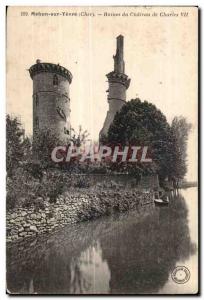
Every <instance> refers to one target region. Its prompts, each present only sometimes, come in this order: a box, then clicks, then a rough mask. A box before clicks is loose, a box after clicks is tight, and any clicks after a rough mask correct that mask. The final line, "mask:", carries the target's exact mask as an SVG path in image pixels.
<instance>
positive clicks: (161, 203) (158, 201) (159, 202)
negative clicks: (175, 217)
mask: <svg viewBox="0 0 204 300" xmlns="http://www.w3.org/2000/svg"><path fill="white" fill-rule="evenodd" d="M154 203H155V205H158V206H164V205H169V200H165V201H164V200H162V199H154Z"/></svg>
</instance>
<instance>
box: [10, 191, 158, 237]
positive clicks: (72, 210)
mask: <svg viewBox="0 0 204 300" xmlns="http://www.w3.org/2000/svg"><path fill="white" fill-rule="evenodd" d="M150 203H153V195H152V194H151V193H142V192H140V191H137V190H134V189H132V190H125V189H124V190H118V191H114V190H105V191H104V190H103V191H94V190H90V189H80V190H78V191H76V190H73V191H71V190H70V191H68V192H66V193H65V194H64V195H62V196H60V197H59V198H58V199H57V201H56V203H49V202H48V201H45V203H44V204H45V209H36V207H34V206H31V207H30V208H22V207H19V208H16V209H13V210H12V211H8V212H7V242H12V241H21V240H24V238H28V237H35V236H38V235H40V234H44V233H50V232H54V231H56V230H59V229H60V228H62V227H64V226H65V225H67V224H72V223H77V222H80V221H85V220H90V219H94V218H97V217H99V216H101V215H109V214H112V213H114V212H123V211H127V210H129V209H134V208H136V207H137V206H144V205H146V204H150Z"/></svg>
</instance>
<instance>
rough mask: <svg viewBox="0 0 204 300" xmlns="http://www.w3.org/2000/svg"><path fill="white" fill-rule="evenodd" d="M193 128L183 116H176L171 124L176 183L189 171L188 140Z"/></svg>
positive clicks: (174, 178)
mask: <svg viewBox="0 0 204 300" xmlns="http://www.w3.org/2000/svg"><path fill="white" fill-rule="evenodd" d="M191 128H192V125H191V124H190V123H188V122H187V120H186V118H184V117H182V116H179V117H175V118H174V119H173V121H172V124H171V131H172V136H173V139H174V152H175V155H174V157H175V159H174V177H173V180H174V182H175V183H176V184H177V183H178V181H179V180H181V179H183V178H184V176H185V175H186V172H187V142H188V136H189V133H190V131H191Z"/></svg>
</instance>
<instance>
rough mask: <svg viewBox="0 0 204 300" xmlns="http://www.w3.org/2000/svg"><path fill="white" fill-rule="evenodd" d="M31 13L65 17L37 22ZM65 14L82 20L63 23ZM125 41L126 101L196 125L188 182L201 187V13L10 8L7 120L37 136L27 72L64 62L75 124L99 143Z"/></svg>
mask: <svg viewBox="0 0 204 300" xmlns="http://www.w3.org/2000/svg"><path fill="white" fill-rule="evenodd" d="M22 12H26V14H27V16H25V15H24V16H22V15H21V13H22ZM32 12H34V13H38V12H40V13H46V12H47V13H60V14H61V15H59V16H36V15H35V16H34V15H33V14H32ZM63 12H66V13H77V16H65V15H64V16H63ZM186 13H188V15H187V16H185V14H186ZM80 14H82V16H81V15H80ZM88 14H89V15H90V16H87V15H88ZM107 14H120V16H119V15H118V16H113V15H112V16H107ZM83 15H84V16H83ZM105 15H106V16H105ZM120 34H122V35H123V36H124V60H125V71H126V74H127V75H128V76H129V78H131V83H130V87H129V89H128V90H127V100H130V99H132V98H136V97H139V98H140V99H141V100H147V101H149V102H152V103H153V104H155V105H156V106H157V107H158V108H159V109H160V110H161V111H162V112H163V113H164V114H165V115H166V117H167V120H168V122H171V121H172V119H173V117H174V116H180V115H182V116H184V117H186V118H187V120H188V121H189V122H191V123H192V125H193V127H192V131H191V134H190V136H189V143H188V165H189V167H188V173H187V179H188V180H197V107H198V99H197V95H198V89H197V85H198V82H197V76H198V70H197V63H198V61H197V60H198V56H197V51H198V48H197V47H198V46H197V42H198V40H197V39H198V36H197V8H196V7H183V8H182V7H131V6H129V7H95V8H93V7H9V9H8V14H7V113H9V114H12V115H13V116H18V117H20V118H21V121H22V124H23V126H24V127H25V130H26V134H28V135H30V134H32V80H31V78H30V76H29V73H28V69H29V68H30V66H31V65H33V64H35V62H36V59H41V60H42V62H51V63H56V64H58V63H59V64H60V65H62V66H64V67H65V68H67V69H68V70H69V71H71V73H72V75H73V81H72V83H71V85H70V98H71V125H72V127H74V128H75V129H77V128H78V126H79V125H82V127H83V129H84V130H85V129H87V130H88V132H89V133H90V138H92V139H94V140H97V139H98V134H99V131H100V130H101V128H102V126H103V122H104V120H105V116H106V113H107V110H108V103H107V94H106V90H107V87H108V84H107V78H106V76H105V75H106V74H107V73H109V72H110V71H112V70H113V55H114V54H115V50H116V37H117V36H118V35H120Z"/></svg>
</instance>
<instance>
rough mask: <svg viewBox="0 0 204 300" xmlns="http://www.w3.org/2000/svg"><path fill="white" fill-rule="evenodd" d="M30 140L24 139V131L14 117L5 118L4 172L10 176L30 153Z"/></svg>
mask: <svg viewBox="0 0 204 300" xmlns="http://www.w3.org/2000/svg"><path fill="white" fill-rule="evenodd" d="M30 147H31V144H30V140H29V138H24V129H23V128H22V125H21V122H20V121H19V120H18V119H17V118H16V117H11V116H10V115H7V116H6V170H7V175H8V176H12V174H13V172H14V170H15V169H16V168H17V167H18V166H19V165H20V164H22V163H23V161H24V159H25V157H27V155H28V152H29V151H30Z"/></svg>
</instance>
